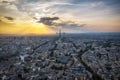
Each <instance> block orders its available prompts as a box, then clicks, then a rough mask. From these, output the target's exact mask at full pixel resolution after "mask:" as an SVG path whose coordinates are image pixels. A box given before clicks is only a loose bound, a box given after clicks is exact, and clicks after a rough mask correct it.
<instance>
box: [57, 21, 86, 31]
mask: <svg viewBox="0 0 120 80" xmlns="http://www.w3.org/2000/svg"><path fill="white" fill-rule="evenodd" d="M86 25H87V24H77V23H74V22H63V23H59V24H57V26H61V27H63V28H71V29H76V28H81V27H85V26H86Z"/></svg>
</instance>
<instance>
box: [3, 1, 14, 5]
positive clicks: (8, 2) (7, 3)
mask: <svg viewBox="0 0 120 80" xmlns="http://www.w3.org/2000/svg"><path fill="white" fill-rule="evenodd" d="M2 3H7V4H10V5H12V4H13V2H9V1H2Z"/></svg>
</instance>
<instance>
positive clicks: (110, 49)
mask: <svg viewBox="0 0 120 80" xmlns="http://www.w3.org/2000/svg"><path fill="white" fill-rule="evenodd" d="M0 42H1V43H0V80H119V79H120V58H119V57H120V33H96V34H92V33H90V34H87V33H86V34H85V33H84V34H64V35H63V34H62V33H61V34H59V35H56V36H19V37H18V36H12V37H11V36H1V37H0Z"/></svg>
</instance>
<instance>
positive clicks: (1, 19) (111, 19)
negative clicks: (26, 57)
mask: <svg viewBox="0 0 120 80" xmlns="http://www.w3.org/2000/svg"><path fill="white" fill-rule="evenodd" d="M119 6H120V1H119V0H0V34H15V35H31V34H35V35H48V34H55V33H56V32H58V30H59V29H61V30H62V32H66V33H86V32H120V23H119V22H120V7H119Z"/></svg>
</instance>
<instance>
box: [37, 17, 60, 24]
mask: <svg viewBox="0 0 120 80" xmlns="http://www.w3.org/2000/svg"><path fill="white" fill-rule="evenodd" d="M55 20H59V17H42V18H40V21H38V22H40V23H43V24H45V25H49V26H52V25H54V24H56V23H55V22H54V21H55Z"/></svg>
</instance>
